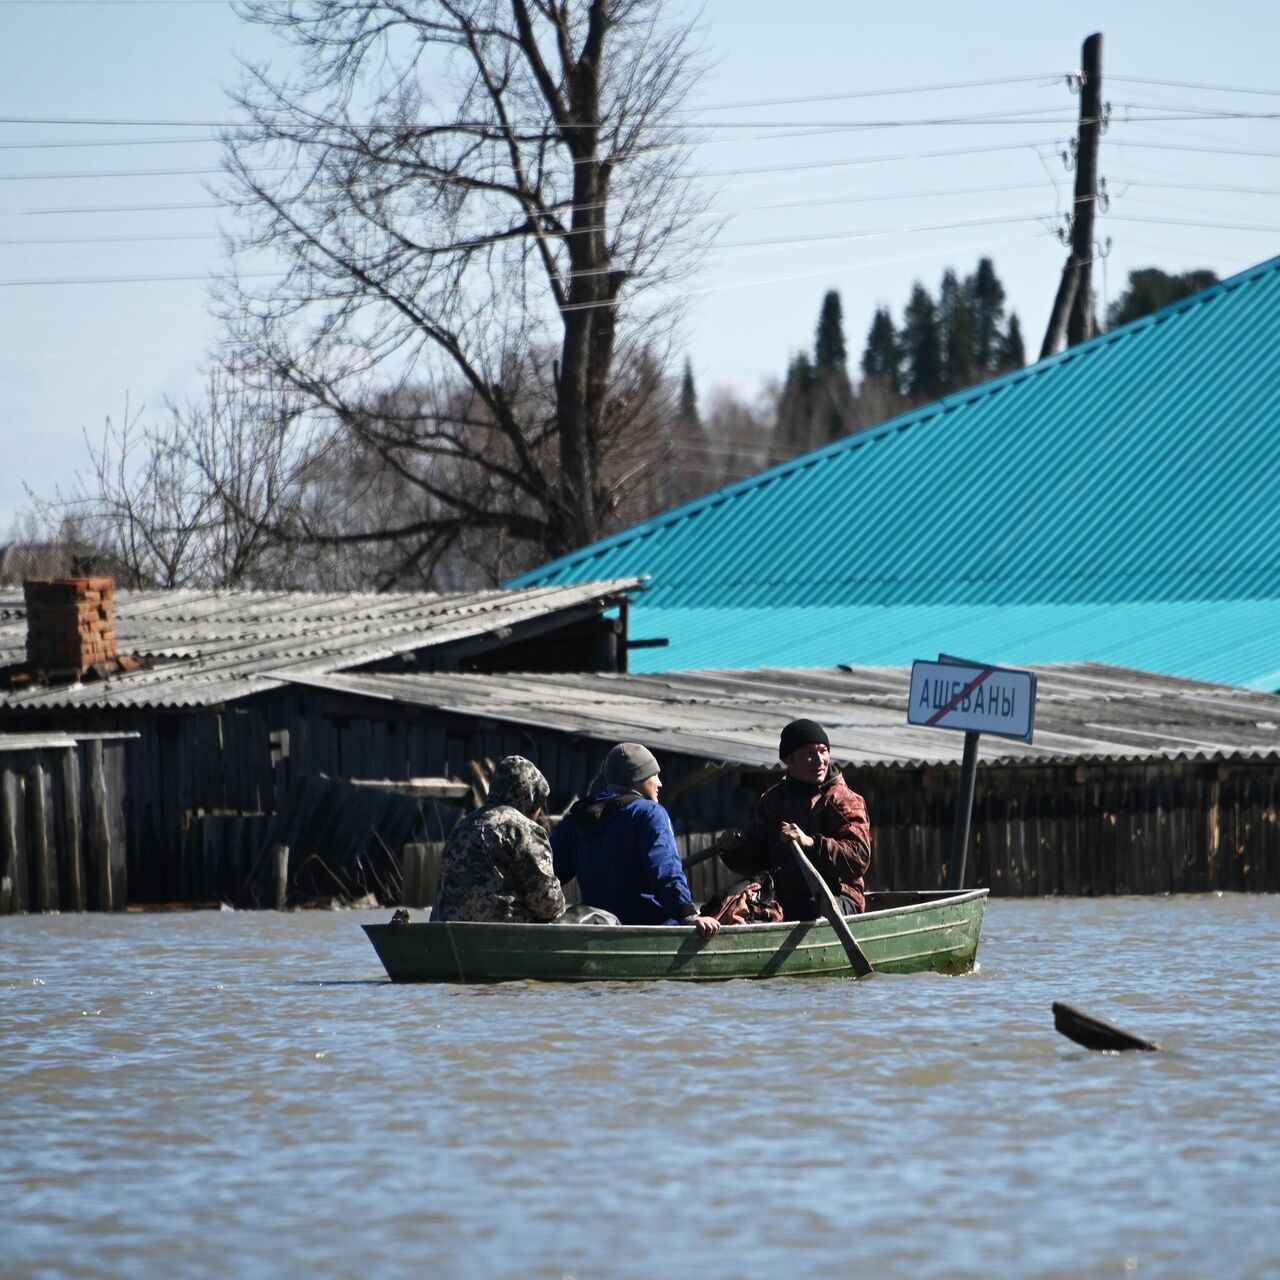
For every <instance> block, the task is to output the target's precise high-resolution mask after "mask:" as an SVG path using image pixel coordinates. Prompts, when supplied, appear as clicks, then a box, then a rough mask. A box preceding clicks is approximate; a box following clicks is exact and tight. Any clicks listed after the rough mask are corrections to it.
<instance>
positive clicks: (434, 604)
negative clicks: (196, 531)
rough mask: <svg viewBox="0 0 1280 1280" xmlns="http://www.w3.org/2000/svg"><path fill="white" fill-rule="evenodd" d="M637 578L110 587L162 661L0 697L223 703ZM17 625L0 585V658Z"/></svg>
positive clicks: (22, 614) (52, 701)
mask: <svg viewBox="0 0 1280 1280" xmlns="http://www.w3.org/2000/svg"><path fill="white" fill-rule="evenodd" d="M636 585H637V584H636V582H635V580H634V579H625V580H619V581H613V582H589V583H580V584H575V585H573V586H570V587H563V586H552V587H545V586H544V587H526V588H524V589H522V590H515V591H511V590H503V589H496V588H495V589H492V590H488V591H468V592H461V593H458V594H452V595H432V594H429V593H425V592H421V593H416V594H404V595H373V594H367V595H364V594H354V593H334V594H320V593H311V592H297V591H294V592H289V591H119V592H117V593H116V597H115V623H116V636H117V640H118V643H119V648H120V652H121V653H139V654H144V655H151V656H153V657H155V658H157V659H161V661H159V662H158V663H157V664H156V665H154V666H152V667H149V668H143V669H142V670H139V671H134V672H130V673H128V674H126V675H119V676H113V677H112V678H111V679H109V680H101V681H89V682H86V683H84V684H72V685H54V686H51V687H48V688H34V689H30V690H27V691H24V692H20V693H12V694H9V695H8V696H7V697H4V696H0V708H3V709H5V710H19V711H22V710H30V711H35V710H42V711H43V710H49V709H51V708H69V707H77V708H79V707H188V706H204V705H211V704H214V703H222V702H228V701H231V700H233V699H236V698H243V697H247V696H248V695H250V694H254V693H260V692H262V691H263V690H265V689H270V688H274V687H276V686H278V685H279V684H280V683H281V682H282V680H283V679H284V678H285V677H286V676H287V675H290V674H304V675H305V674H311V675H321V674H324V673H326V672H330V671H339V670H343V669H346V668H351V667H360V666H365V665H368V664H369V663H372V662H378V661H381V660H383V659H385V658H390V657H394V656H395V655H396V654H400V653H413V652H417V651H419V650H424V649H432V648H436V647H439V646H441V645H446V644H453V643H457V642H458V641H460V640H466V639H468V638H470V637H473V636H481V635H492V636H494V637H495V639H502V638H505V634H506V633H507V632H508V631H509V630H510V629H511V628H513V627H515V626H518V625H519V624H521V623H527V622H530V621H533V620H536V619H539V618H544V617H550V616H551V615H554V614H558V613H565V612H570V611H573V610H577V609H582V608H587V607H592V606H599V605H604V604H609V603H612V602H616V601H618V600H620V599H621V598H622V597H623V596H624V594H625V593H626V592H627V591H628V590H631V589H633V588H634V587H635V586H636ZM26 628H27V623H26V608H25V605H24V604H23V600H22V596H21V595H20V594H18V595H13V594H9V595H0V666H8V665H12V664H17V663H21V662H23V661H25V658H26Z"/></svg>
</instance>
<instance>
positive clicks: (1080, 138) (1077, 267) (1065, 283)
mask: <svg viewBox="0 0 1280 1280" xmlns="http://www.w3.org/2000/svg"><path fill="white" fill-rule="evenodd" d="M1101 136H1102V33H1101V32H1100V31H1099V32H1094V34H1093V35H1091V36H1089V37H1088V38H1087V39H1086V40H1085V42H1084V47H1083V49H1082V51H1081V72H1080V121H1079V124H1078V125H1077V129H1076V183H1075V197H1074V199H1073V201H1072V205H1071V218H1070V225H1071V252H1070V254H1069V255H1068V257H1067V262H1066V266H1064V267H1063V268H1062V279H1061V281H1060V282H1059V284H1058V294H1057V297H1055V298H1054V300H1053V311H1052V313H1051V314H1050V316H1049V327H1048V328H1047V329H1046V330H1045V335H1044V344H1043V346H1041V348H1040V358H1041V359H1042V360H1043V359H1044V357H1045V356H1051V355H1053V354H1054V352H1055V351H1058V350H1059V349H1060V348H1061V347H1062V345H1063V342H1064V339H1065V342H1066V345H1068V346H1075V344H1076V343H1077V342H1084V341H1085V340H1086V339H1087V338H1091V337H1092V336H1093V219H1094V214H1095V212H1096V211H1097V206H1098V139H1099V138H1100V137H1101Z"/></svg>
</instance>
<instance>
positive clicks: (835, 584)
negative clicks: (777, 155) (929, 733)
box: [511, 258, 1280, 683]
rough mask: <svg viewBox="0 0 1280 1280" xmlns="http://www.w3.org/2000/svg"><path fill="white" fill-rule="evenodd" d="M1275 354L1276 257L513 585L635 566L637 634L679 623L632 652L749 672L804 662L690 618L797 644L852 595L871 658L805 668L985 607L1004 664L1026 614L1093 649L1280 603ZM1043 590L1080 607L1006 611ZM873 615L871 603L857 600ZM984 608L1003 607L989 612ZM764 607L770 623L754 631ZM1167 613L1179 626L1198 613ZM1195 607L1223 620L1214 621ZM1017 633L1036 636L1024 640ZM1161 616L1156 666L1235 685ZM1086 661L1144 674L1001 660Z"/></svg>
mask: <svg viewBox="0 0 1280 1280" xmlns="http://www.w3.org/2000/svg"><path fill="white" fill-rule="evenodd" d="M1278 349H1280V258H1274V259H1272V260H1270V261H1268V262H1265V263H1262V264H1261V265H1259V266H1257V267H1254V268H1252V269H1251V270H1249V271H1245V272H1242V273H1241V274H1240V275H1237V276H1233V277H1232V278H1231V279H1229V280H1225V281H1223V282H1222V283H1220V284H1218V285H1215V286H1213V287H1212V288H1210V289H1207V290H1205V291H1204V292H1202V293H1199V294H1196V295H1195V296H1194V297H1192V298H1189V299H1185V300H1184V301H1182V302H1180V303H1176V304H1175V305H1173V306H1171V307H1167V308H1165V309H1164V310H1162V311H1159V312H1157V313H1155V314H1154V315H1151V316H1147V317H1145V318H1143V319H1141V320H1138V321H1135V322H1134V323H1133V324H1130V325H1126V326H1125V327H1124V328H1122V329H1117V330H1115V331H1113V332H1111V333H1108V334H1104V335H1103V336H1101V337H1099V338H1096V339H1094V340H1093V341H1092V342H1089V343H1085V344H1082V345H1081V346H1078V347H1074V348H1072V349H1071V350H1069V351H1066V352H1063V353H1062V354H1060V355H1057V356H1053V357H1051V358H1049V359H1047V360H1042V361H1040V362H1038V363H1037V364H1034V365H1031V366H1029V367H1028V368H1026V369H1023V370H1019V371H1018V372H1016V373H1013V374H1009V375H1006V376H1005V377H1002V378H999V379H996V380H994V381H991V382H987V383H984V384H982V385H981V386H978V387H975V388H971V389H970V390H968V391H965V392H962V393H959V394H957V395H954V396H950V397H948V398H946V399H944V400H940V401H937V402H936V403H934V404H930V405H926V406H924V407H923V408H920V409H917V410H914V411H912V412H911V413H908V414H904V415H902V416H901V417H899V418H895V419H893V420H891V421H889V422H886V423H883V424H881V425H880V426H878V427H874V428H871V429H869V430H866V431H863V432H861V433H859V434H857V435H854V436H849V437H846V438H845V439H842V440H839V441H837V442H835V443H834V444H831V445H829V446H827V447H826V448H824V449H820V450H817V451H816V452H814V453H811V454H807V455H805V456H804V457H802V458H799V459H795V460H793V461H791V462H789V463H786V464H784V465H783V466H779V467H775V468H773V469H772V470H769V471H765V472H762V473H761V474H759V475H757V476H754V477H752V478H750V479H748V480H744V481H740V482H739V483H737V484H734V485H731V486H729V487H728V488H725V489H722V490H719V491H718V492H716V493H713V494H710V495H708V496H706V497H704V498H701V499H699V500H697V501H695V502H691V503H689V504H687V505H685V506H683V507H680V508H677V509H675V510H673V511H671V512H668V513H665V514H664V515H661V516H658V517H656V518H654V519H652V520H649V521H646V522H645V523H643V524H639V525H635V526H633V527H632V528H630V529H626V530H623V531H622V532H621V533H618V534H616V535H614V536H613V537H611V538H607V539H605V540H604V541H602V542H598V543H596V544H594V545H592V546H590V547H586V548H583V549H582V550H581V551H578V552H576V553H574V554H573V555H570V556H566V557H564V558H562V559H560V560H557V561H554V562H552V563H551V564H548V565H544V566H543V567H541V568H539V569H536V570H534V571H533V572H532V573H529V574H526V575H525V576H524V577H522V578H519V579H516V580H515V581H514V582H513V583H512V584H511V585H514V586H522V585H527V584H530V583H535V582H546V583H563V582H577V581H584V580H588V579H596V578H616V577H624V576H630V575H639V574H644V575H648V577H649V579H650V583H651V587H650V590H649V591H648V592H647V593H646V595H645V596H644V597H643V599H642V600H641V601H638V602H637V609H636V614H635V623H634V624H633V633H634V634H635V635H637V636H639V635H641V634H643V633H642V631H641V630H640V628H639V625H638V624H639V622H640V619H641V618H644V619H646V621H647V620H648V619H650V618H651V617H656V616H657V611H659V610H661V611H679V613H680V616H681V618H682V622H681V624H680V625H679V626H672V627H671V628H669V629H670V630H671V631H673V633H674V632H678V633H679V635H680V636H681V639H680V640H679V641H678V642H677V640H676V637H675V635H674V634H673V636H672V640H673V644H672V648H671V649H670V650H667V651H663V650H654V651H649V652H648V653H647V656H646V658H645V661H646V662H653V663H663V664H665V665H666V666H668V667H677V666H678V667H694V666H708V665H722V659H721V656H720V651H719V650H715V651H714V652H712V651H711V647H712V646H714V645H715V644H717V643H722V644H724V645H725V646H726V647H732V646H734V645H737V644H739V643H741V644H742V645H744V646H748V647H750V648H751V652H752V654H753V655H757V654H758V656H753V657H752V658H751V659H750V660H749V663H748V665H750V663H754V662H772V663H778V662H786V663H790V664H794V663H795V662H797V661H800V659H799V658H798V657H797V655H796V654H795V653H792V652H780V651H778V650H777V649H776V648H769V647H768V644H767V643H766V640H765V639H763V638H762V639H761V640H760V641H759V644H758V645H757V644H756V642H755V641H751V642H748V640H747V639H746V638H745V636H740V635H738V634H737V632H738V630H739V628H738V627H737V626H733V627H729V628H728V631H730V632H733V633H734V634H732V635H729V634H725V628H724V627H721V628H719V630H720V632H721V634H720V638H719V641H717V640H716V639H715V637H713V636H711V635H702V634H700V633H699V631H698V624H697V622H696V621H694V619H695V618H696V616H697V611H699V610H742V609H745V610H750V611H752V613H751V615H750V624H751V626H750V632H751V634H752V635H756V634H759V635H760V636H761V637H765V636H768V635H770V634H772V635H774V636H776V638H777V641H778V643H779V644H792V643H797V640H796V637H797V636H799V635H801V634H803V635H809V634H812V633H811V632H810V631H808V630H807V628H809V627H812V626H813V625H814V615H813V614H812V612H811V611H812V610H813V609H814V608H815V607H819V608H821V609H822V610H824V611H825V612H826V614H827V616H831V617H835V616H837V615H836V614H832V613H831V612H830V611H832V610H848V609H855V611H856V616H857V618H858V620H859V621H858V623H857V626H856V628H855V635H854V636H853V637H850V638H851V639H858V638H861V639H860V640H859V642H860V643H866V644H868V645H870V646H872V647H873V648H875V649H876V651H875V652H874V653H871V652H865V653H864V652H859V651H853V650H849V651H846V652H843V653H841V654H839V655H838V656H833V654H832V652H831V650H830V649H829V648H823V649H822V652H821V653H820V654H815V657H814V659H813V660H815V661H821V662H830V661H833V660H834V661H849V660H853V661H859V662H887V663H897V662H902V661H906V660H909V655H904V654H903V653H902V652H900V651H898V650H896V649H895V650H894V651H893V652H892V653H890V652H888V651H881V649H880V648H879V647H877V646H880V645H881V643H882V640H883V642H884V643H885V644H888V643H889V642H890V641H891V640H892V636H893V632H894V629H895V628H898V627H903V626H906V624H907V622H908V621H909V619H910V617H911V616H913V615H911V614H910V610H912V609H922V608H926V607H932V608H936V609H945V607H952V608H956V609H961V608H963V609H968V610H970V611H975V610H976V612H971V613H969V614H965V615H964V616H965V617H966V618H967V619H970V621H966V622H965V624H964V626H965V628H966V630H967V629H969V628H970V627H972V628H974V629H975V630H973V632H972V634H973V645H972V646H971V648H973V650H974V651H975V652H979V653H980V656H982V657H985V658H987V659H988V660H997V659H999V658H1000V657H1001V656H1002V654H1003V651H1004V649H1005V645H1004V643H1003V642H1002V641H1001V636H1002V635H1008V636H1009V637H1010V638H1013V637H1017V636H1022V639H1023V643H1026V644H1031V645H1036V644H1039V643H1040V642H1039V641H1037V640H1036V639H1035V637H1036V634H1037V632H1036V627H1037V626H1039V625H1040V624H1039V623H1038V622H1036V621H1035V619H1036V618H1037V617H1043V618H1048V619H1054V620H1053V621H1049V622H1047V623H1046V624H1045V625H1047V626H1048V627H1049V629H1050V630H1051V631H1052V630H1053V629H1054V628H1055V627H1060V628H1062V629H1063V632H1064V634H1063V635H1062V636H1060V637H1057V638H1054V644H1055V645H1056V646H1058V647H1061V645H1064V644H1066V643H1067V639H1066V638H1067V637H1075V638H1076V639H1077V640H1078V642H1079V643H1080V644H1084V643H1086V641H1087V642H1088V643H1090V644H1092V643H1093V642H1094V639H1095V638H1096V639H1097V640H1098V641H1099V642H1101V641H1103V640H1105V639H1106V637H1107V636H1108V634H1114V633H1115V631H1116V629H1117V627H1118V625H1119V621H1118V620H1119V619H1120V618H1121V616H1123V618H1124V625H1125V626H1133V627H1134V628H1136V629H1137V630H1136V631H1135V634H1138V633H1140V632H1141V630H1142V628H1143V625H1144V624H1143V623H1142V622H1141V621H1140V620H1139V615H1138V613H1135V612H1134V611H1133V610H1131V609H1128V608H1126V609H1124V610H1122V611H1121V613H1119V614H1117V613H1107V612H1106V611H1105V610H1101V609H1098V608H1096V607H1097V606H1118V605H1124V606H1129V605H1136V604H1144V605H1151V604H1157V603H1165V604H1172V603H1175V602H1181V603H1194V602H1210V601H1216V602H1225V601H1233V602H1242V601H1253V602H1261V601H1272V600H1275V599H1277V598H1280V359H1278V358H1277V350H1278ZM1050 605H1056V606H1064V607H1065V606H1070V605H1075V606H1081V607H1082V608H1081V610H1080V611H1074V610H1072V611H1068V612H1069V614H1070V622H1069V623H1068V622H1067V621H1065V619H1066V618H1067V614H1060V615H1054V614H1052V613H1051V612H1047V613H1043V614H1037V613H1036V611H1035V610H1031V611H1029V612H1028V611H1026V610H1022V611H1015V612H1014V613H1008V612H1007V610H1008V607H1009V606H1050ZM871 606H879V607H880V609H881V610H882V611H883V612H880V613H871V612H868V609H869V608H870V607H871ZM994 606H1000V609H999V611H998V613H997V614H991V613H989V611H990V610H991V609H992V607H994ZM761 610H776V611H777V614H776V616H775V617H773V618H772V620H771V621H767V622H766V621H765V619H764V615H762V614H760V613H759V611H761ZM904 610H905V611H906V612H905V613H904V612H903V611H904ZM797 611H798V612H797ZM1139 612H1140V613H1141V615H1142V617H1145V618H1147V619H1148V620H1151V619H1155V618H1158V617H1160V616H1162V615H1160V614H1159V612H1158V611H1153V610H1150V609H1148V610H1144V611H1139ZM1176 612H1178V614H1179V617H1184V616H1185V617H1188V618H1189V617H1191V616H1192V615H1193V614H1195V612H1196V611H1194V610H1190V611H1176ZM674 616H675V614H674V613H672V614H670V615H669V617H672V618H674ZM839 616H841V617H844V616H845V615H844V613H840V614H839ZM942 616H949V615H945V613H944V614H940V615H939V617H942ZM956 616H957V617H958V616H959V615H956ZM1207 616H1209V617H1211V618H1212V619H1213V621H1214V623H1215V625H1218V624H1220V623H1221V620H1222V616H1221V614H1212V613H1211V614H1209V615H1207ZM1232 616H1233V617H1234V616H1235V615H1234V614H1233V615H1232ZM1246 616H1251V615H1249V613H1248V610H1245V611H1244V612H1243V613H1242V614H1241V617H1246ZM873 619H875V620H874V621H873ZM746 621H747V618H746V616H745V615H744V619H743V622H744V625H745V623H746ZM686 622H687V623H688V624H689V626H688V629H687V630H686V629H685V625H684V624H685V623H686ZM1024 624H1025V625H1026V626H1027V627H1030V628H1031V631H1030V632H1029V633H1028V634H1026V635H1025V636H1023V633H1022V627H1023V625H1024ZM820 629H821V630H823V631H825V630H827V629H828V628H826V627H825V626H820ZM1152 629H1153V630H1155V631H1156V632H1157V635H1156V636H1155V638H1154V639H1153V641H1152V643H1151V644H1150V645H1149V646H1146V648H1145V650H1144V651H1146V652H1148V653H1149V654H1150V659H1151V660H1150V663H1149V664H1148V665H1150V666H1151V668H1152V669H1154V670H1166V671H1170V672H1173V673H1177V674H1184V675H1195V676H1197V677H1199V678H1205V679H1214V680H1217V679H1229V678H1230V677H1226V676H1223V675H1222V674H1220V673H1219V672H1218V671H1216V670H1214V671H1205V670H1199V669H1197V670H1192V669H1190V668H1189V667H1188V666H1186V665H1185V664H1186V663H1191V662H1194V661H1199V660H1200V659H1198V658H1195V656H1194V651H1195V649H1196V645H1197V644H1198V643H1199V642H1198V641H1197V640H1196V639H1195V638H1194V637H1193V636H1191V635H1188V636H1187V637H1185V638H1184V639H1183V640H1179V639H1178V634H1177V628H1174V629H1173V631H1170V629H1169V627H1168V626H1163V625H1162V624H1153V627H1152ZM1124 638H1126V637H1116V639H1117V641H1118V640H1120V639H1124ZM814 643H815V645H816V642H814ZM1135 643H1136V642H1135ZM935 647H937V646H936V645H935ZM996 650H999V651H1000V652H996ZM695 653H696V655H697V656H696V657H695V656H694V654H695ZM1277 654H1280V644H1278V645H1277V647H1276V648H1267V649H1266V652H1265V653H1260V654H1257V655H1255V659H1256V660H1255V661H1254V662H1253V663H1252V664H1250V665H1249V666H1248V671H1247V673H1246V674H1247V675H1248V676H1249V678H1246V679H1244V680H1239V681H1237V682H1240V683H1253V681H1254V680H1255V679H1257V678H1261V677H1262V676H1263V675H1264V674H1265V673H1267V672H1273V671H1275V670H1276V669H1277V668H1278V667H1280V656H1276V655H1277ZM1184 655H1185V657H1184ZM1086 659H1090V660H1099V661H1107V662H1115V663H1122V664H1125V665H1141V664H1134V663H1133V662H1131V661H1130V660H1129V659H1128V658H1127V657H1124V656H1121V655H1119V654H1117V653H1113V652H1097V653H1093V652H1088V653H1086V652H1083V651H1081V652H1054V653H1047V652H1043V651H1042V648H1037V649H1036V651H1035V652H1034V653H1031V652H1023V653H1019V654H1017V655H1015V660H1019V661H1027V662H1030V661H1077V660H1086ZM807 660H808V659H806V661H807ZM637 665H638V663H637ZM724 665H742V661H741V659H739V660H737V661H736V662H735V660H733V659H726V660H724ZM1250 673H1251V674H1250Z"/></svg>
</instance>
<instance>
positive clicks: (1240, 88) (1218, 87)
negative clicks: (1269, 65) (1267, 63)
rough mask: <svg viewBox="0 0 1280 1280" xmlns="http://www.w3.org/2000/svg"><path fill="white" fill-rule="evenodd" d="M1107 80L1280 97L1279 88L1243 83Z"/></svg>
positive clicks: (1141, 79)
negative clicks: (1245, 84) (1264, 87)
mask: <svg viewBox="0 0 1280 1280" xmlns="http://www.w3.org/2000/svg"><path fill="white" fill-rule="evenodd" d="M1107 80H1108V82H1110V81H1115V82H1116V83H1117V84H1153V85H1158V86H1159V87H1160V88H1162V89H1204V90H1208V91H1209V92H1210V93H1256V94H1262V95H1265V96H1266V97H1269V98H1275V97H1280V89H1248V88H1246V87H1245V86H1244V85H1232V84H1197V83H1195V82H1193V81H1190V80H1149V79H1144V78H1143V77H1141V76H1113V75H1108V76H1107Z"/></svg>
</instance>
